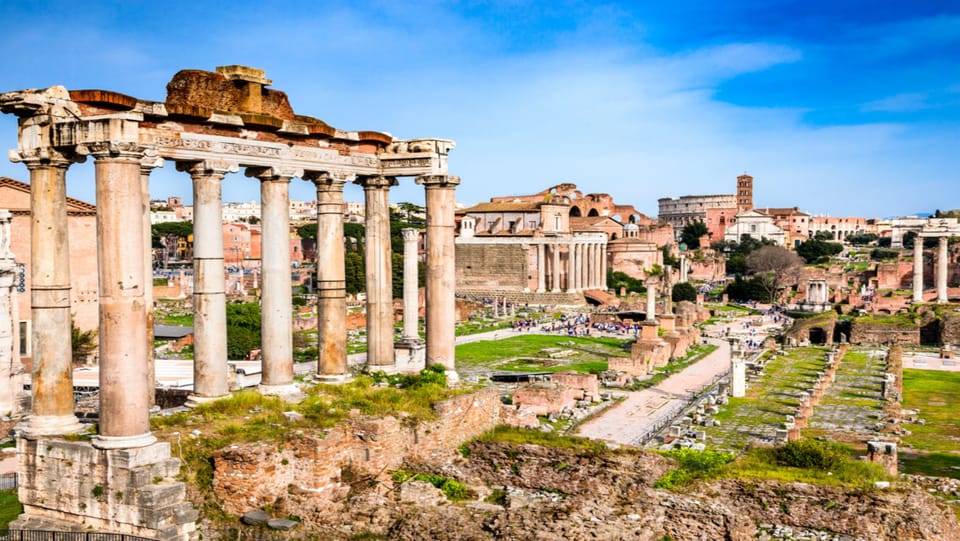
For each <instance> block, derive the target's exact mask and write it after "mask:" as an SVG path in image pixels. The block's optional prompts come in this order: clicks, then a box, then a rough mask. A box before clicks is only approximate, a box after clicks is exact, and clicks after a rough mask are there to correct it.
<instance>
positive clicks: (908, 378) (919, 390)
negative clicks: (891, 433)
mask: <svg viewBox="0 0 960 541" xmlns="http://www.w3.org/2000/svg"><path fill="white" fill-rule="evenodd" d="M958 403H960V373H956V372H940V371H937V370H915V369H904V371H903V407H904V408H905V409H915V410H918V411H919V412H920V413H919V416H920V418H921V419H923V420H924V424H922V425H920V424H909V425H906V428H907V429H908V430H910V432H911V434H910V435H909V436H904V437H903V439H902V440H903V443H902V445H901V454H900V462H901V470H900V471H902V472H904V473H919V474H924V475H933V476H937V477H952V478H954V479H960V453H957V451H958V450H960V417H958V416H957V414H956V405H957V404H958Z"/></svg>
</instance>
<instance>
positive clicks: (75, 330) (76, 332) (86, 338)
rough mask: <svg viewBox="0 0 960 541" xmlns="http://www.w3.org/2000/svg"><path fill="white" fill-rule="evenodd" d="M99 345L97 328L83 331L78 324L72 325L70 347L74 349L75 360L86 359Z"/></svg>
mask: <svg viewBox="0 0 960 541" xmlns="http://www.w3.org/2000/svg"><path fill="white" fill-rule="evenodd" d="M71 325H72V324H71ZM99 345H100V344H99V342H98V340H97V331H96V329H91V330H89V331H81V330H80V328H79V327H77V326H76V325H72V326H71V327H70V347H71V348H72V350H73V362H75V363H77V362H82V361H85V360H86V359H87V357H88V356H89V355H90V354H91V353H93V352H94V351H96V349H97V347H98V346H99Z"/></svg>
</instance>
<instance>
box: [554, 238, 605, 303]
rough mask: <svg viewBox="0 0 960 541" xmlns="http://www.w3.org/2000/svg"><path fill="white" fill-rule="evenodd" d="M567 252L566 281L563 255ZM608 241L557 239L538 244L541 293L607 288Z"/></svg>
mask: <svg viewBox="0 0 960 541" xmlns="http://www.w3.org/2000/svg"><path fill="white" fill-rule="evenodd" d="M562 253H566V264H567V268H566V273H565V279H566V280H565V282H564V281H562V279H561V277H562V275H564V273H563V268H562V266H561V259H562V258H561V254H562ZM606 260H607V257H606V244H604V243H602V242H584V241H577V240H574V241H572V242H555V243H540V244H537V293H543V292H546V291H547V279H548V278H549V281H550V284H549V286H550V291H551V292H553V293H557V292H559V291H560V290H561V287H564V288H565V289H566V290H567V291H582V290H585V289H606V281H607V261H606Z"/></svg>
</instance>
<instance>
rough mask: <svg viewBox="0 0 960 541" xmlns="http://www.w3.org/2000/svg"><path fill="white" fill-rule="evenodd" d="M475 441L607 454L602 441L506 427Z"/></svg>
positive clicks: (492, 431) (481, 436)
mask: <svg viewBox="0 0 960 541" xmlns="http://www.w3.org/2000/svg"><path fill="white" fill-rule="evenodd" d="M474 441H479V442H497V443H509V444H513V445H526V444H530V445H542V446H544V447H560V448H563V449H575V450H579V451H585V452H588V453H592V454H601V453H605V452H607V446H606V444H605V443H603V442H600V441H596V440H590V439H587V438H578V437H576V436H561V435H559V434H555V433H553V432H540V431H539V430H528V429H524V428H516V427H512V426H506V425H499V426H496V427H494V429H493V430H489V431H487V432H485V433H483V434H481V435H480V436H479V437H477V438H476V439H475V440H474ZM461 451H463V449H461Z"/></svg>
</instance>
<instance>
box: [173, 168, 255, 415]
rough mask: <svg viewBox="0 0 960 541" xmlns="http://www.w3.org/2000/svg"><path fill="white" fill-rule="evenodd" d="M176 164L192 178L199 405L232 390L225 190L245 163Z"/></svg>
mask: <svg viewBox="0 0 960 541" xmlns="http://www.w3.org/2000/svg"><path fill="white" fill-rule="evenodd" d="M177 169H179V170H181V171H187V172H189V173H190V178H191V179H192V180H193V352H194V353H193V394H192V395H191V396H190V399H189V400H188V402H187V404H188V405H190V406H196V405H199V404H201V403H203V402H209V401H211V400H216V399H218V398H223V397H225V396H227V395H228V394H229V393H230V388H229V385H228V383H227V297H226V291H224V288H225V285H226V277H225V275H224V263H223V218H222V216H223V211H222V201H221V196H220V194H221V184H222V182H223V177H224V176H225V175H226V174H227V173H236V172H237V171H239V169H240V168H239V166H238V165H237V164H235V163H229V162H220V161H204V162H194V163H179V164H177ZM241 280H242V278H241ZM264 349H266V348H264Z"/></svg>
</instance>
